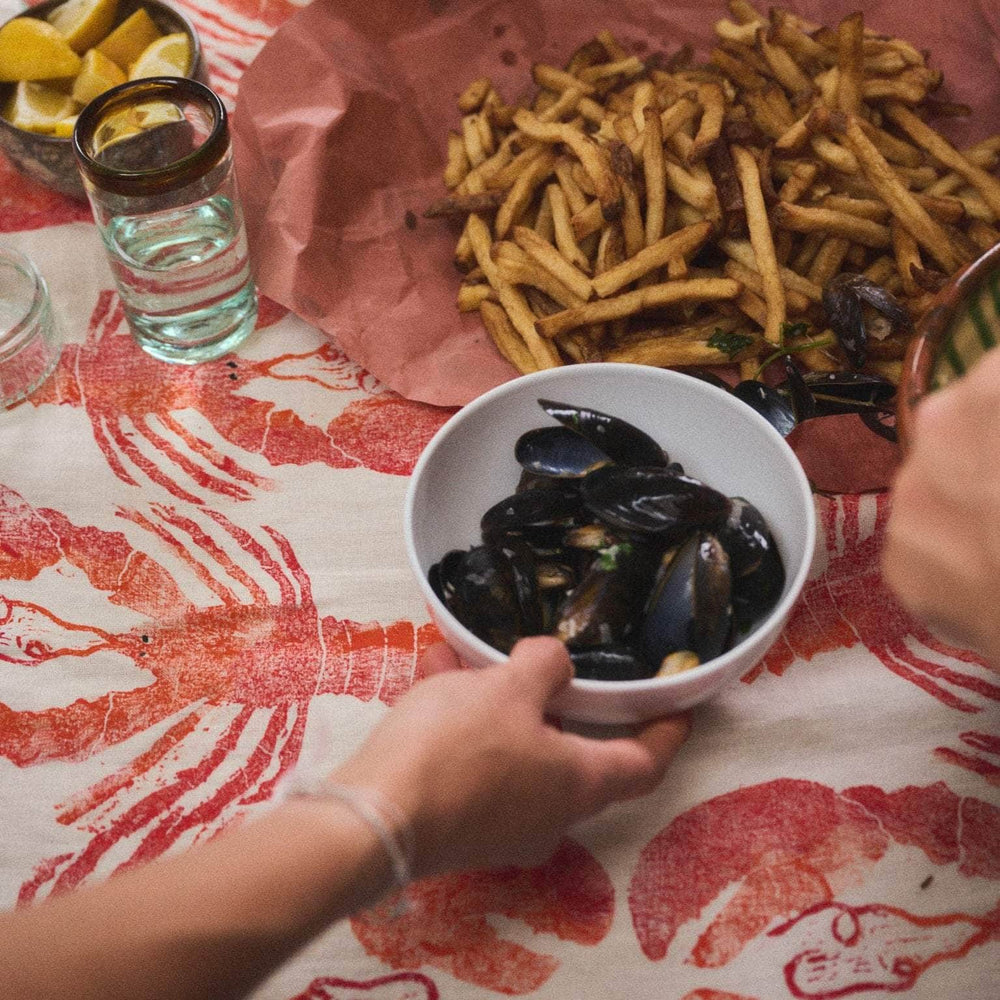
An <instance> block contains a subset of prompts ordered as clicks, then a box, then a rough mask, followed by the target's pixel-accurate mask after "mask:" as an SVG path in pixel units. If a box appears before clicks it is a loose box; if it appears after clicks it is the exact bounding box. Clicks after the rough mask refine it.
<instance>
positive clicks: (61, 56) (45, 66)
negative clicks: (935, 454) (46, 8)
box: [0, 17, 80, 83]
mask: <svg viewBox="0 0 1000 1000" xmlns="http://www.w3.org/2000/svg"><path fill="white" fill-rule="evenodd" d="M79 69H80V57H79V56H78V55H77V54H76V53H75V52H74V51H73V50H72V49H71V48H70V47H69V43H68V42H67V41H66V39H65V38H63V36H62V35H61V34H60V33H59V31H58V30H57V29H56V28H53V27H52V25H51V24H49V23H48V21H42V20H40V19H39V18H37V17H15V18H14V20H13V21H8V22H7V23H6V24H5V25H4V26H3V27H2V28H0V82H3V83H13V82H15V81H17V80H51V79H52V78H53V77H57V76H76V74H77V73H78V72H79Z"/></svg>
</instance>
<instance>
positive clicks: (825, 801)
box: [629, 779, 1000, 1000]
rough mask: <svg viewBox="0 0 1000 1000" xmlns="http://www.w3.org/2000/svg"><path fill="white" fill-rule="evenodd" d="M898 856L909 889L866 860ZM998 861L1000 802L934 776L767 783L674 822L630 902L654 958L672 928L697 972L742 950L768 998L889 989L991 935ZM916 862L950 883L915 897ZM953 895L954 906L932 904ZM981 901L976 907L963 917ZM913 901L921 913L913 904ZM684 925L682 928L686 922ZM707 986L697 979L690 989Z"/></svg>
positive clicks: (723, 964) (995, 932)
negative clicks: (887, 787) (909, 873)
mask: <svg viewBox="0 0 1000 1000" xmlns="http://www.w3.org/2000/svg"><path fill="white" fill-rule="evenodd" d="M734 829H738V830H739V831H740V837H739V839H738V841H734V840H733V838H732V831H733V830H734ZM897 851H898V852H909V853H908V854H905V853H904V854H896V855H894V856H895V857H904V858H905V866H904V867H903V869H902V870H904V871H905V870H906V867H909V868H911V869H914V876H915V877H914V880H913V881H912V883H911V882H909V881H908V880H905V879H904V880H903V881H902V882H901V880H900V878H899V872H898V870H895V871H894V875H893V877H892V878H890V879H888V880H887V879H886V878H884V877H880V876H879V875H878V866H879V864H880V863H881V862H882V861H883V859H885V858H886V856H887V855H889V854H890V852H897ZM998 858H1000V809H998V808H997V807H996V806H993V805H991V804H989V803H987V802H984V801H982V800H979V799H974V798H971V797H968V796H966V797H959V796H958V795H956V794H955V793H954V792H952V791H951V790H950V789H948V788H947V787H946V786H945V785H944V784H943V783H940V782H939V783H937V784H934V785H929V786H925V787H920V786H908V787H906V788H902V789H899V790H897V791H894V792H886V791H883V790H882V789H881V788H877V787H875V786H873V785H861V786H857V787H854V788H848V789H845V790H844V791H843V792H839V793H838V792H835V791H834V790H833V789H831V788H828V787H826V786H824V785H821V784H818V783H816V782H811V781H796V780H791V779H779V780H776V781H771V782H767V783H765V784H762V785H756V786H749V787H744V788H740V789H737V790H736V791H733V792H728V793H726V794H724V795H720V796H718V797H717V798H714V799H710V800H708V801H707V802H703V803H701V804H699V805H697V806H695V807H694V808H693V809H690V810H688V812H686V813H684V814H682V815H681V816H678V817H677V818H676V819H674V820H673V821H672V822H671V823H670V824H669V825H668V826H667V827H665V828H664V829H663V830H662V831H660V833H658V834H657V835H656V836H655V837H654V838H653V839H652V840H651V841H650V842H649V844H647V845H646V847H645V848H644V849H643V851H642V854H641V856H640V859H639V863H638V865H637V866H636V869H635V872H634V873H633V876H632V882H631V885H630V887H629V907H630V910H631V913H632V921H633V926H634V927H635V931H636V934H637V936H638V939H639V944H640V946H641V948H642V950H643V953H644V954H645V955H646V956H647V957H648V958H650V959H652V960H653V961H658V960H660V959H663V958H666V957H667V956H668V954H669V953H670V951H671V949H672V948H673V947H675V946H676V945H677V944H678V943H679V941H680V939H681V937H680V932H681V929H682V928H685V934H684V938H683V939H684V940H685V941H686V942H691V941H693V942H694V943H693V945H690V949H689V952H688V955H687V958H686V960H685V961H684V966H685V967H692V968H694V969H697V970H700V973H698V974H699V975H702V976H704V978H705V979H710V978H711V977H712V976H713V975H718V976H719V977H720V978H722V979H724V980H725V982H730V983H731V982H733V981H734V980H733V975H736V976H737V977H738V976H739V969H740V963H741V956H742V955H743V954H744V952H750V951H752V954H753V958H752V961H753V964H754V978H755V981H758V982H759V981H760V973H761V970H764V972H765V974H766V972H767V970H768V969H770V970H771V973H772V977H773V981H772V983H771V984H770V986H769V989H768V990H767V992H766V993H765V996H766V997H767V1000H777V998H778V997H786V996H787V997H794V998H800V1000H806V998H807V1000H834V998H837V997H843V996H848V995H851V994H856V993H864V995H865V996H868V995H870V993H873V992H878V991H884V992H893V993H895V992H898V991H900V990H907V989H910V988H911V987H912V986H914V985H915V984H916V982H917V980H918V979H920V977H921V976H923V975H924V974H925V973H927V972H928V970H930V969H931V968H932V967H933V966H935V965H938V964H941V963H945V962H953V961H957V960H960V959H961V958H963V957H964V956H965V955H967V954H968V953H969V952H970V951H971V950H972V949H973V948H977V947H980V946H984V945H987V944H988V943H990V942H995V941H1000V906H998V905H997V899H998V896H1000V893H998V891H997V887H996V882H997V881H998V880H1000V865H998V863H997V859H998ZM897 869H898V866H897ZM928 869H930V870H931V871H932V873H933V872H934V871H939V872H940V874H941V875H942V876H943V877H942V879H941V882H942V886H947V885H952V886H955V885H956V882H957V887H955V888H953V889H952V890H951V891H950V892H949V890H948V889H947V888H942V889H941V890H940V892H938V893H937V894H934V895H927V896H924V897H922V898H920V899H919V903H918V902H917V898H918V897H920V896H921V894H922V892H923V891H924V890H925V889H928V888H929V887H930V886H931V885H932V883H933V876H931V877H928V876H927V871H928ZM886 886H889V887H890V888H888V889H887V888H886ZM841 890H845V891H847V892H849V893H850V894H851V897H852V898H853V899H857V898H858V894H859V892H862V891H863V892H865V893H877V894H879V895H882V894H883V893H887V894H898V898H899V899H900V900H902V901H905V902H907V903H908V904H910V905H908V906H906V907H902V906H897V905H895V903H894V902H885V903H884V902H871V903H869V902H863V903H859V904H855V903H851V904H848V903H845V902H843V901H841V900H838V899H837V898H836V897H837V894H838V892H839V891H841ZM942 894H943V895H942ZM954 899H958V900H959V902H960V905H961V907H962V910H950V909H949V910H948V911H947V912H941V910H943V909H944V908H945V907H946V906H947V905H948V903H949V902H950V901H951V900H954ZM984 902H985V903H986V907H985V910H986V912H985V913H982V914H980V913H976V912H962V911H963V910H974V909H975V908H977V905H978V907H982V906H983V903H984ZM935 904H936V905H935ZM918 906H919V908H920V909H921V910H922V911H924V912H921V913H914V912H911V910H913V909H916V908H917V907H918ZM928 906H932V907H933V908H932V910H931V912H930V913H929V914H928V913H927V912H926V910H927V907H928ZM692 923H696V924H697V925H698V926H697V927H696V928H695V930H696V931H697V933H696V934H693V933H692V929H691V928H690V927H686V925H689V924H692ZM751 945H752V948H751ZM715 970H719V971H718V972H716V971H715ZM722 970H725V971H724V972H723V971H722ZM678 976H680V973H679V972H678ZM737 981H738V979H737ZM719 985H720V986H721V985H725V983H724V982H722V983H719ZM718 995H719V996H727V994H725V993H721V994H718ZM715 996H716V993H714V992H713V991H712V989H711V984H708V986H707V987H706V988H705V989H699V990H697V991H696V992H694V993H692V994H689V997H698V998H699V1000H702V998H703V997H705V998H707V997H715ZM747 1000H749V998H747Z"/></svg>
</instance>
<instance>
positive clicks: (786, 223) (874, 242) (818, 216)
mask: <svg viewBox="0 0 1000 1000" xmlns="http://www.w3.org/2000/svg"><path fill="white" fill-rule="evenodd" d="M771 217H772V219H773V220H774V223H775V225H778V226H783V227H785V228H786V229H791V230H793V231H794V232H797V233H832V234H833V235H836V236H843V237H846V238H847V239H848V240H850V241H851V242H852V243H860V244H862V245H863V246H866V247H875V248H876V249H878V248H882V247H887V246H889V245H890V243H891V242H892V239H891V237H890V234H889V229H888V227H887V226H884V225H881V224H880V223H878V222H872V221H871V220H870V219H864V218H861V217H860V216H857V215H852V214H851V213H849V212H836V211H834V210H833V209H829V208H810V207H807V206H805V205H798V204H792V203H789V202H784V201H782V202H778V204H777V205H775V207H774V208H773V209H772V212H771Z"/></svg>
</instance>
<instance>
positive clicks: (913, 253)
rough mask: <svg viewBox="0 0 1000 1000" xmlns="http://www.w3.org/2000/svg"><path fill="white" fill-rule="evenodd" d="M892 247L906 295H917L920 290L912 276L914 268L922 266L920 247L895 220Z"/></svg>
mask: <svg viewBox="0 0 1000 1000" xmlns="http://www.w3.org/2000/svg"><path fill="white" fill-rule="evenodd" d="M892 249H893V253H894V254H895V257H896V270H897V271H898V272H899V277H900V280H901V281H902V283H903V291H904V292H905V294H907V295H917V294H918V293H919V291H920V289H919V287H918V286H917V282H916V279H915V277H914V272H913V269H914V268H922V267H923V266H924V265H923V261H922V260H921V258H920V248H919V247H918V246H917V241H916V240H915V239H914V238H913V236H912V235H911V234H910V233H909V232H907V231H906V230H905V229H904V228H903V227H902V226H901V225H900V224H899V222H897V221H895V220H894V221H893V223H892Z"/></svg>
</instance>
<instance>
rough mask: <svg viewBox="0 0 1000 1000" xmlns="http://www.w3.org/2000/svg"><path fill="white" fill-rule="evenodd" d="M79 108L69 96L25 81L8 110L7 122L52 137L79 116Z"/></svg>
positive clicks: (6, 108)
mask: <svg viewBox="0 0 1000 1000" xmlns="http://www.w3.org/2000/svg"><path fill="white" fill-rule="evenodd" d="M76 112H77V104H76V102H75V101H74V100H73V98H72V97H70V96H69V95H67V94H61V93H60V92H59V91H58V90H53V89H52V88H51V87H46V86H45V84H44V83H36V82H34V81H30V80H22V81H21V82H20V83H18V85H17V88H16V89H15V91H14V93H13V94H12V95H11V97H10V100H9V101H8V102H7V106H6V107H5V108H4V115H3V116H4V118H6V119H7V121H9V122H10V123H11V125H13V126H14V127H15V128H20V129H24V130H25V131H27V132H42V133H45V134H47V135H51V134H52V133H54V132H55V129H56V126H57V125H58V124H59V122H61V121H63V120H64V119H66V118H69V117H70V116H71V115H74V114H76Z"/></svg>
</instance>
